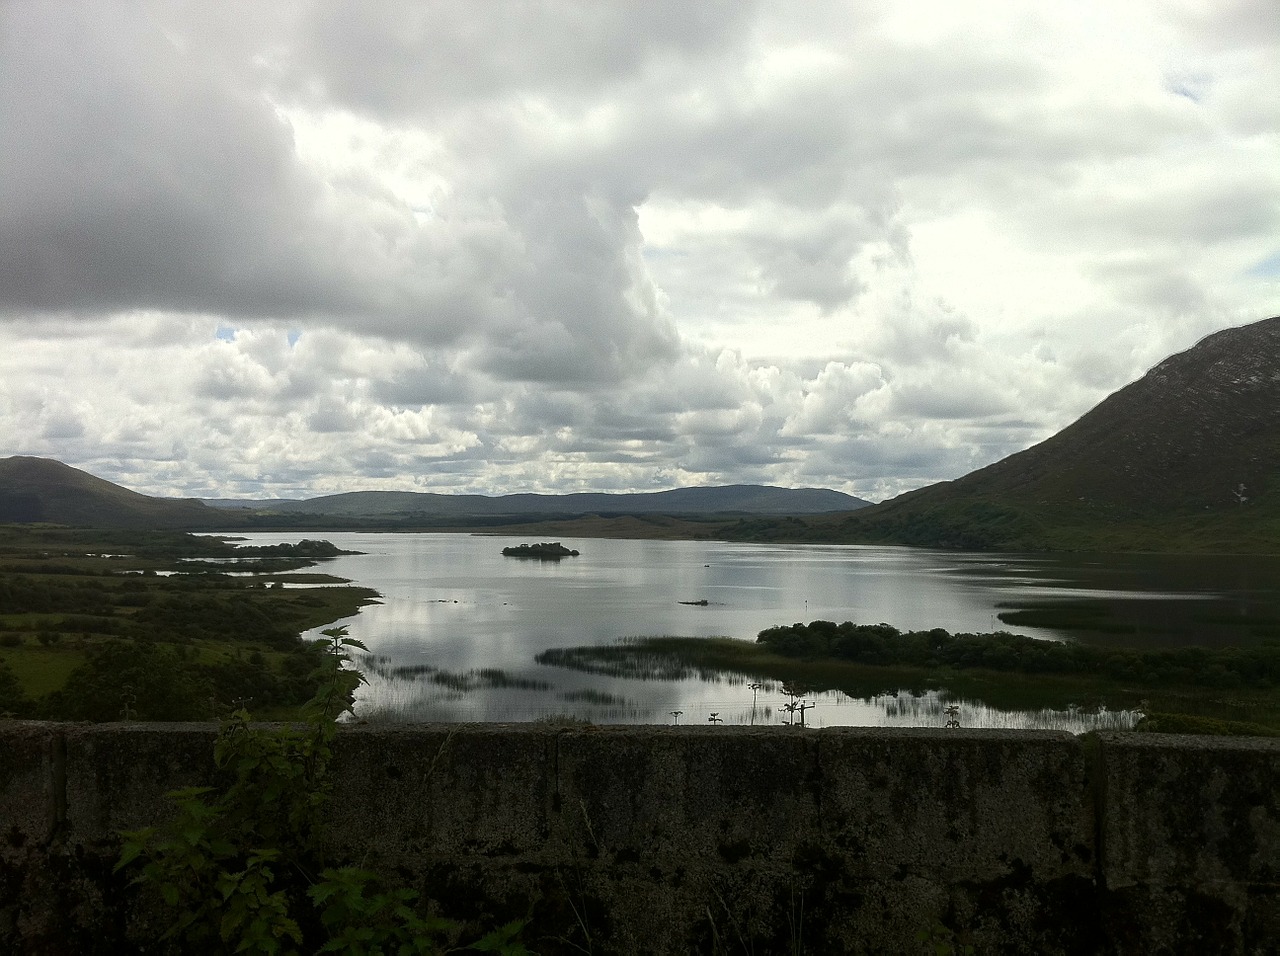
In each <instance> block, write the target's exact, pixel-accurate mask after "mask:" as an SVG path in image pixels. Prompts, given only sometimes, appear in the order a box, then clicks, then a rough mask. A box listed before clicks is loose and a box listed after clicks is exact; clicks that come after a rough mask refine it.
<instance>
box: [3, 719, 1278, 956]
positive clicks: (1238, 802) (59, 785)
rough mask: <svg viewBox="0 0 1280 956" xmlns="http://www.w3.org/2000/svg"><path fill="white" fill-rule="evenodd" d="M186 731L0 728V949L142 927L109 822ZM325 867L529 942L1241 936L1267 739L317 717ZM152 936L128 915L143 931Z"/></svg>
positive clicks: (143, 918) (145, 791)
mask: <svg viewBox="0 0 1280 956" xmlns="http://www.w3.org/2000/svg"><path fill="white" fill-rule="evenodd" d="M215 734H216V728H214V727H212V726H209V725H161V724H115V725H100V726H96V727H95V726H88V725H52V724H36V723H20V722H13V721H9V722H0V835H5V836H4V839H5V841H6V842H3V843H0V951H17V952H23V951H48V952H84V953H90V952H114V951H121V950H122V949H132V948H136V947H137V945H138V944H139V943H140V942H145V940H147V939H148V938H150V937H149V936H148V933H151V931H152V929H153V928H155V927H159V926H163V925H164V915H163V914H157V913H154V912H142V911H140V910H139V908H138V897H137V896H136V895H135V894H133V893H132V891H131V890H130V889H129V888H128V882H127V878H126V877H125V876H124V875H121V874H114V873H113V872H112V866H113V864H114V862H115V859H116V856H117V854H118V850H119V838H118V835H117V833H118V831H119V830H121V829H130V828H136V827H139V826H142V825H146V824H149V823H155V822H158V821H159V820H161V819H163V818H164V817H166V816H168V815H169V814H170V813H171V812H172V805H171V803H170V802H169V801H168V800H167V799H166V798H165V796H164V795H165V793H166V792H167V791H169V790H172V789H175V788H179V787H183V786H189V785H192V784H202V783H208V782H211V781H213V780H214V779H216V777H217V774H216V773H215V772H214V769H213V766H212V750H213V743H214V738H215ZM334 773H335V779H336V789H335V792H334V799H333V801H332V803H331V806H330V814H329V819H330V821H331V823H332V826H331V827H330V829H329V832H328V835H327V837H326V840H327V841H328V844H329V847H330V850H331V856H332V862H334V863H341V862H351V863H358V864H360V865H362V866H370V867H373V868H375V869H379V870H382V871H383V872H385V873H387V874H389V875H392V876H394V877H395V878H396V879H398V880H401V881H406V882H408V883H409V884H411V885H413V886H414V887H415V888H417V889H419V890H420V891H422V892H423V893H424V894H425V895H426V896H428V897H429V898H430V899H433V900H435V901H436V903H437V904H438V907H439V909H440V910H441V911H443V912H447V913H450V914H452V915H455V916H459V917H461V918H464V919H468V920H472V921H474V922H475V925H478V926H493V925H497V924H498V923H499V922H504V921H506V920H509V919H513V918H516V919H527V920H528V926H527V938H528V940H529V942H530V945H531V947H532V948H534V949H535V950H540V951H546V952H553V951H569V950H575V949H582V950H586V951H593V952H623V953H626V952H636V953H668V952H669V953H685V952H693V951H725V950H733V951H737V950H746V951H750V950H752V949H754V950H755V951H757V952H778V951H789V950H791V949H793V948H794V947H795V946H796V945H801V946H803V947H804V948H805V949H806V950H808V951H810V952H823V953H879V952H901V951H915V950H916V949H917V948H918V945H919V944H918V940H917V934H918V933H920V932H921V931H924V932H925V933H926V934H932V940H931V941H932V942H933V943H948V944H952V945H957V946H958V945H963V944H971V945H973V946H974V947H975V948H976V949H977V951H979V952H1036V953H1095V952H1097V953H1117V954H1119V953H1129V952H1148V951H1150V952H1159V951H1167V952H1184V951H1196V952H1203V953H1217V952H1222V953H1250V952H1266V951H1268V947H1273V946H1274V942H1275V940H1276V939H1277V938H1280V905H1278V902H1277V901H1278V900H1280V892H1278V891H1277V883H1278V875H1277V866H1278V865H1280V822H1278V821H1280V809H1278V804H1277V786H1276V785H1277V782H1278V781H1280V744H1278V743H1277V742H1275V741H1260V740H1221V739H1201V738H1167V737H1158V736H1146V735H1108V736H1104V737H1102V738H1100V739H1098V740H1091V741H1081V740H1080V739H1077V738H1074V737H1071V736H1069V735H1066V734H1053V733H1023V732H987V731H967V730H960V731H952V730H916V731H910V730H877V729H832V730H822V731H800V730H793V729H788V728H778V727H774V728H726V727H714V728H713V727H689V728H685V727H680V728H674V727H546V726H526V725H517V726H500V725H454V726H450V725H443V726H442V725H429V726H423V725H418V726H395V727H387V726H365V727H349V728H344V729H343V730H342V731H341V733H340V734H339V735H338V739H337V742H336V744H335V757H334ZM152 935H154V934H152Z"/></svg>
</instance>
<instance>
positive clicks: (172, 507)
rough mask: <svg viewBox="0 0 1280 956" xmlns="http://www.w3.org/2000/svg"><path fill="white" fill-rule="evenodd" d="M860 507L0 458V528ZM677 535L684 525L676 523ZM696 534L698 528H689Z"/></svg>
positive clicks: (795, 499)
mask: <svg viewBox="0 0 1280 956" xmlns="http://www.w3.org/2000/svg"><path fill="white" fill-rule="evenodd" d="M869 504H870V503H869V502H866V501H863V500H862V499H861V498H855V497H853V496H852V495H846V494H843V493H841V492H838V491H828V490H825V489H819V488H798V489H792V488H770V487H765V486H760V485H732V486H727V487H720V488H680V489H675V490H672V491H663V492H654V493H649V494H570V495H533V494H522V495H501V496H495V497H488V496H484V495H442V494H427V493H418V492H395V491H358V492H350V493H347V494H341V495H328V496H324V497H320V498H312V499H308V500H304V501H280V500H276V501H270V502H253V501H219V502H218V505H219V507H210V506H209V505H207V504H205V503H202V502H200V501H196V500H193V499H186V500H182V499H174V498H153V497H149V496H147V495H142V494H138V493H137V492H134V491H129V490H128V489H126V488H122V487H120V486H119V485H116V484H112V483H111V482H109V481H106V480H104V479H102V478H97V477H95V476H93V475H90V474H88V473H87V472H84V471H81V470H79V469H77V468H72V467H71V466H70V465H65V464H63V463H62V462H59V461H54V460H52V459H48V458H30V457H23V456H18V457H14V458H5V459H0V523H31V522H45V523H50V524H63V525H71V526H75V527H93V528H165V529H188V530H196V529H222V528H239V527H275V526H281V525H285V526H288V527H321V526H334V527H339V526H340V527H348V528H357V527H374V528H380V527H385V528H399V527H415V526H420V527H430V528H446V527H448V528H466V527H470V526H472V525H479V526H483V527H495V526H507V525H515V524H522V523H528V522H531V521H539V520H542V521H547V520H554V521H566V520H569V519H577V518H595V517H600V518H603V519H605V520H606V523H607V521H608V520H609V519H616V518H624V517H629V516H652V517H658V516H681V515H687V516H702V517H705V516H716V515H721V516H723V515H730V516H738V515H760V514H766V515H777V514H816V513H822V512H847V511H849V510H851V509H854V508H860V507H867V506H869ZM681 527H682V528H684V529H685V532H686V534H687V533H688V531H689V528H692V527H694V526H693V525H688V524H687V523H684V524H682V525H681ZM698 527H699V528H705V525H699V526H698Z"/></svg>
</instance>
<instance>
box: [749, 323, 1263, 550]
mask: <svg viewBox="0 0 1280 956" xmlns="http://www.w3.org/2000/svg"><path fill="white" fill-rule="evenodd" d="M728 534H729V536H730V537H733V538H736V539H738V540H779V539H789V540H802V541H850V542H853V541H860V542H894V543H900V544H911V545H918V546H925V547H955V548H975V549H1005V550H1019V549H1029V550H1043V549H1049V550H1130V549H1134V550H1153V551H1164V550H1170V551H1183V550H1185V551H1204V552H1218V553H1224V552H1232V551H1235V552H1276V551H1280V317H1277V318H1271V319H1266V320H1264V321H1261V322H1255V323H1253V324H1251V325H1247V326H1242V327H1240V328H1234V329H1227V330H1224V331H1221V332H1217V333H1215V334H1213V335H1210V336H1208V337H1207V338H1205V339H1203V340H1201V341H1200V342H1199V343H1198V344H1197V345H1195V346H1194V347H1193V348H1191V349H1188V350H1187V351H1185V352H1181V353H1178V354H1177V355H1173V356H1171V357H1170V358H1168V359H1165V360H1164V361H1163V362H1161V363H1160V364H1158V365H1157V366H1155V368H1153V369H1151V371H1149V372H1148V373H1147V374H1146V375H1145V376H1143V377H1142V378H1141V379H1139V380H1138V381H1136V382H1133V383H1132V384H1130V385H1128V386H1126V387H1125V388H1122V389H1120V390H1119V391H1118V392H1116V393H1114V394H1113V395H1111V396H1110V397H1108V398H1107V399H1106V400H1104V401H1103V402H1102V403H1101V404H1099V405H1098V406H1097V407H1095V408H1094V409H1093V410H1092V411H1090V412H1088V413H1087V414H1085V415H1084V416H1083V417H1081V418H1080V419H1079V420H1077V421H1076V422H1075V423H1073V424H1072V425H1070V426H1068V427H1067V428H1065V429H1063V430H1062V431H1061V432H1059V433H1058V434H1056V435H1054V436H1053V437H1052V438H1049V439H1047V440H1045V441H1043V442H1041V443H1040V444H1038V445H1035V446H1033V447H1031V448H1028V449H1027V450H1025V451H1022V452H1019V453H1018V454H1015V455H1011V456H1009V457H1008V458H1005V459H1002V460H1001V461H998V462H996V463H995V464H993V465H989V466H988V467H986V468H982V469H980V470H978V471H975V472H972V473H970V474H968V475H965V476H964V477H963V478H959V479H957V480H955V481H949V482H943V483H940V484H937V485H931V486H929V487H927V488H922V489H920V490H918V491H914V492H911V493H908V494H905V495H901V496H899V497H897V498H894V499H892V500H890V501H887V502H884V503H882V504H880V505H877V506H875V507H872V508H868V509H865V510H863V511H859V512H858V513H856V514H852V515H846V516H840V517H833V518H825V519H812V520H804V521H794V520H792V521H768V520H762V519H756V520H754V521H743V522H739V523H738V525H736V526H735V527H732V528H730V529H728Z"/></svg>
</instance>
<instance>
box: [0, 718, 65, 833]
mask: <svg viewBox="0 0 1280 956" xmlns="http://www.w3.org/2000/svg"><path fill="white" fill-rule="evenodd" d="M0 731H2V732H0V852H3V851H5V850H10V849H21V848H22V847H24V846H28V845H32V844H43V843H45V842H47V841H48V840H49V839H50V838H51V837H52V836H53V833H54V831H55V829H56V828H57V826H58V825H59V823H60V822H61V811H62V807H61V798H62V795H61V792H60V784H59V781H60V779H61V773H62V769H63V766H64V764H63V758H64V756H65V755H64V753H63V750H62V746H61V744H62V735H61V734H60V733H59V732H58V730H57V727H56V725H52V724H44V723H38V722H35V721H16V720H15V721H0Z"/></svg>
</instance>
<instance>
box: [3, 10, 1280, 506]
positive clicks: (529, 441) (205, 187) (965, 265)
mask: <svg viewBox="0 0 1280 956" xmlns="http://www.w3.org/2000/svg"><path fill="white" fill-rule="evenodd" d="M1278 19H1280V18H1277V17H1276V16H1275V15H1274V11H1273V10H1272V8H1271V6H1270V5H1269V4H1267V3H1264V2H1261V0H1237V2H1231V3H1223V4H1202V3H1185V4H1178V5H1174V6H1169V5H1167V4H1162V3H1155V2H1144V0H1138V2H1135V3H1132V4H1124V5H1120V6H1117V5H1115V4H1107V3H1102V2H1090V0H1086V2H1082V3H1080V4H1074V5H1072V6H1071V7H1070V8H1067V7H1053V6H1046V5H1044V4H1040V3H1034V2H1023V0H990V2H988V3H984V4H982V5H980V6H979V7H977V8H974V7H970V6H966V5H956V4H946V3H941V2H939V3H924V4H912V5H910V6H897V7H895V6H891V5H890V6H876V7H868V6H867V5H863V4H856V3H851V2H845V0H807V2H803V3H800V2H796V3H791V2H783V3H779V4H759V3H754V2H745V3H744V2H711V3H699V4H688V3H679V2H675V0H657V2H649V0H645V2H639V0H637V2H634V3H611V4H603V5H592V4H578V3H561V2H554V0H538V2H533V3H525V4H517V5H514V6H511V7H509V8H505V10H504V15H503V16H502V17H497V16H494V15H493V14H492V13H491V12H490V11H481V10H478V9H476V8H475V7H474V6H473V5H469V4H462V3H457V4H426V5H423V4H408V3H405V4H398V3H387V4H360V3H353V2H347V3H318V2H310V0H300V2H297V3H290V4H272V5H264V4H257V3H246V2H232V3H228V4H220V5H173V4H164V3H151V2H146V0H139V2H136V3H132V4H125V5H113V6H112V7H110V8H106V7H103V6H102V5H100V4H94V3H90V2H74V0H67V2H58V3H53V2H42V0H21V2H16V3H9V4H5V5H2V6H0V129H3V130H4V131H5V135H4V136H3V137H2V138H0V435H4V436H5V438H4V440H3V441H0V454H12V453H19V452H25V453H36V454H48V455H51V456H54V457H59V458H62V459H64V460H67V461H70V462H71V463H73V464H79V465H82V466H89V467H90V468H91V470H96V471H97V472H98V473H101V474H104V475H105V476H106V477H111V478H114V479H117V480H126V481H128V482H129V483H131V485H132V486H135V487H138V488H140V489H142V490H150V491H161V492H166V493H177V492H181V493H187V494H205V493H208V494H219V495H223V494H228V495H229V494H253V493H258V492H260V493H263V494H304V493H321V492H328V491H339V490H350V489H352V488H359V487H411V488H415V489H419V490H427V489H433V490H455V491H483V492H500V491H515V490H538V491H552V490H583V489H587V488H592V487H598V488H609V489H625V488H637V489H646V490H652V489H654V488H658V487H667V486H671V485H675V484H702V483H728V482H738V481H761V482H769V483H773V484H784V485H786V484H804V485H827V486H831V487H838V488H841V489H843V490H846V491H852V492H854V493H857V494H863V495H865V496H869V497H883V496H886V495H890V494H894V493H897V492H899V491H902V490H906V489H908V488H911V487H917V486H919V485H920V484H923V483H927V482H929V481H934V480H941V479H945V478H952V477H956V476H958V475H959V474H961V473H963V472H964V471H966V470H969V469H971V468H974V467H980V466H981V465H984V464H987V463H989V462H991V461H993V460H995V459H996V458H998V457H1001V456H1003V455H1006V454H1009V453H1011V452H1013V451H1017V450H1019V449H1020V448H1023V447H1026V446H1027V445H1028V444H1030V443H1032V442H1034V441H1036V440H1039V439H1040V438H1043V437H1047V435H1049V434H1052V433H1053V431H1055V430H1056V429H1058V428H1061V427H1062V426H1064V425H1065V424H1067V423H1069V422H1070V421H1071V419H1072V418H1074V417H1075V416H1077V415H1079V414H1080V413H1082V412H1083V411H1085V410H1087V409H1088V408H1089V407H1091V406H1092V405H1094V404H1096V403H1097V402H1098V401H1100V400H1101V399H1102V398H1103V397H1105V395H1106V394H1107V393H1108V392H1109V391H1112V390H1114V389H1115V388H1118V387H1120V386H1122V385H1123V384H1125V383H1126V382H1127V381H1130V380H1132V379H1133V378H1134V377H1136V376H1137V375H1140V374H1141V373H1142V372H1143V371H1145V369H1146V368H1148V367H1149V366H1150V365H1152V364H1154V363H1155V362H1157V361H1159V360H1160V359H1161V358H1163V357H1165V356H1166V355H1168V354H1170V353H1171V352H1173V351H1177V350H1179V349H1183V348H1186V347H1188V346H1190V345H1191V344H1192V343H1194V342H1195V341H1196V340H1197V339H1198V338H1199V337H1201V336H1202V335H1204V334H1206V333H1208V332H1210V331H1213V330H1215V329H1218V328H1223V327H1226V326H1228V325H1238V324H1242V323H1244V322H1247V321H1251V320H1255V319H1259V318H1263V317H1265V315H1267V314H1269V313H1271V312H1274V296H1275V274H1274V273H1275V270H1274V269H1273V268H1271V263H1273V261H1274V259H1275V255H1276V249H1275V242H1274V237H1275V235H1276V231H1277V228H1278V227H1280V203H1278V201H1277V196H1280V179H1278V178H1277V177H1278V176H1280V173H1277V172H1276V170H1280V134H1277V132H1276V126H1275V122H1274V121H1275V116H1276V115H1277V109H1278V108H1280V79H1277V76H1276V73H1275V71H1274V69H1272V68H1271V64H1273V63H1274V62H1276V58H1277V55H1280V27H1278V26H1277V20H1278Z"/></svg>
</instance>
